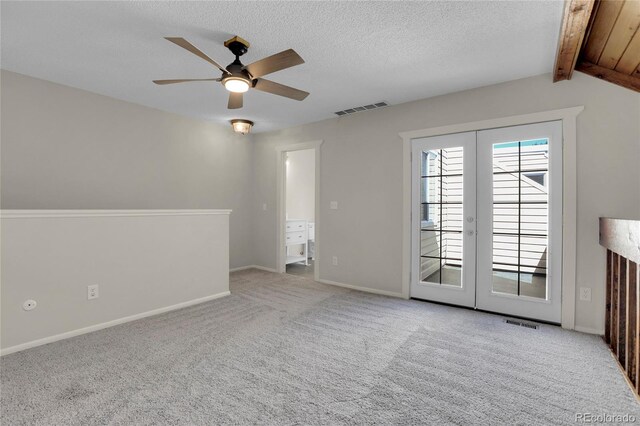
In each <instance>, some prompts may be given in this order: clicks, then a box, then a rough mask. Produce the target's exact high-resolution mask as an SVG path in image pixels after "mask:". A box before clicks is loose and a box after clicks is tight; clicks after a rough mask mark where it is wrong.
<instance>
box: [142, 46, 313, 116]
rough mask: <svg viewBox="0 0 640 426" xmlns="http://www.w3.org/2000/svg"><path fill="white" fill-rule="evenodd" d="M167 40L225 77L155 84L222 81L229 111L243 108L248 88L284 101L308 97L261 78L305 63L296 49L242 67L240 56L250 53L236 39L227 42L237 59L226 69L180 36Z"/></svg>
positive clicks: (158, 81)
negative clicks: (244, 95)
mask: <svg viewBox="0 0 640 426" xmlns="http://www.w3.org/2000/svg"><path fill="white" fill-rule="evenodd" d="M165 38H166V39H167V40H169V41H170V42H172V43H175V44H177V45H178V46H180V47H182V48H183V49H186V50H188V51H189V52H191V53H193V54H194V55H196V56H199V57H200V58H202V59H204V60H205V61H207V62H209V63H210V64H211V65H213V66H215V67H216V68H218V69H219V70H220V71H222V76H221V77H220V78H195V79H178V80H153V82H154V83H155V84H174V83H185V82H189V81H219V82H221V83H222V85H223V86H224V87H225V88H226V89H227V90H228V91H229V92H231V93H230V94H229V103H228V104H227V108H229V109H237V108H242V94H243V93H244V92H246V91H248V90H249V88H253V89H256V90H260V91H262V92H267V93H272V94H274V95H279V96H284V97H285V98H290V99H295V100H296V101H302V100H303V99H305V98H306V97H307V96H309V92H305V91H303V90H299V89H294V88H293V87H289V86H285V85H284V84H280V83H276V82H274V81H271V80H267V79H264V78H262V76H265V75H267V74H271V73H273V72H276V71H280V70H283V69H287V68H291V67H294V66H296V65H300V64H303V63H304V60H303V59H302V58H301V57H300V55H298V54H297V53H296V52H295V51H294V50H293V49H288V50H284V51H282V52H280V53H276V54H275V55H272V56H269V57H266V58H264V59H261V60H259V61H256V62H253V63H252V64H249V65H243V64H242V62H240V56H242V55H244V54H245V53H247V50H248V49H249V42H247V41H246V40H243V39H242V38H240V37H238V36H235V37H233V38H232V39H230V40H227V41H225V42H224V45H225V47H226V48H228V49H229V50H230V51H231V52H232V53H233V54H234V55H235V56H236V59H235V61H233V62H232V63H230V64H229V65H228V66H227V67H226V68H223V67H222V66H221V65H219V64H218V63H217V62H216V61H214V60H213V59H211V58H210V57H208V56H207V55H205V54H204V53H203V52H201V51H200V50H199V49H198V48H197V47H195V46H194V45H192V44H191V43H189V42H188V41H187V40H185V39H183V38H181V37H165Z"/></svg>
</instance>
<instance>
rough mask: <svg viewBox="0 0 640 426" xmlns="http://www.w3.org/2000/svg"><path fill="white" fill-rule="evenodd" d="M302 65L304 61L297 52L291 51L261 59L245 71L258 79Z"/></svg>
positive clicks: (248, 66)
mask: <svg viewBox="0 0 640 426" xmlns="http://www.w3.org/2000/svg"><path fill="white" fill-rule="evenodd" d="M300 64H304V59H302V58H301V57H300V55H298V54H297V53H296V51H295V50H293V49H289V50H284V51H282V52H280V53H276V54H275V55H271V56H269V57H266V58H264V59H260V60H259V61H256V62H254V63H252V64H249V65H247V66H246V67H244V69H246V70H247V71H249V74H251V76H252V77H253V78H258V77H262V76H263V75H267V74H271V73H272V72H276V71H280V70H283V69H286V68H291V67H295V66H296V65H300Z"/></svg>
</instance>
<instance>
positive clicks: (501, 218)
mask: <svg viewBox="0 0 640 426" xmlns="http://www.w3.org/2000/svg"><path fill="white" fill-rule="evenodd" d="M492 157H493V158H492V166H493V191H492V192H493V236H492V238H493V253H492V254H493V266H492V268H493V274H492V290H493V292H497V293H504V294H511V295H514V296H527V297H535V298H539V299H544V300H546V299H547V236H548V230H549V216H548V211H549V208H548V204H549V176H548V175H549V139H548V138H541V139H534V140H524V141H519V140H516V141H509V142H501V143H494V144H492Z"/></svg>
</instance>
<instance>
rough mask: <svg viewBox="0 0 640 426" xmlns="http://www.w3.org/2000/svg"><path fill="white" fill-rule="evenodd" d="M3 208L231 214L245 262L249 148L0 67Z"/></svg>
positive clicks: (214, 128)
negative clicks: (224, 211) (220, 211)
mask: <svg viewBox="0 0 640 426" xmlns="http://www.w3.org/2000/svg"><path fill="white" fill-rule="evenodd" d="M1 90H2V92H1V93H2V105H1V107H2V110H1V112H2V116H1V120H2V130H1V134H0V137H1V138H2V159H1V168H2V174H1V179H2V187H1V191H2V199H1V205H2V208H3V209H195V208H220V209H233V213H232V214H231V229H230V239H231V242H230V245H231V247H230V266H231V267H232V268H233V267H240V266H245V265H250V264H252V263H253V253H252V234H251V230H252V229H251V223H252V214H251V205H252V200H253V195H252V182H253V174H252V167H251V164H252V144H251V139H250V138H248V137H242V136H241V135H236V134H234V133H232V132H231V131H230V128H227V127H223V126H219V125H216V124H212V123H207V122H204V121H200V120H192V119H189V118H185V117H181V116H178V115H175V114H169V113H165V112H162V111H158V110H155V109H151V108H147V107H143V106H139V105H135V104H131V103H128V102H123V101H120V100H116V99H113V98H109V97H106V96H101V95H97V94H94V93H90V92H86V91H83V90H78V89H74V88H70V87H67V86H62V85H59V84H54V83H51V82H48V81H44V80H38V79H34V78H31V77H27V76H24V75H20V74H16V73H12V72H8V71H4V70H3V71H2V80H1Z"/></svg>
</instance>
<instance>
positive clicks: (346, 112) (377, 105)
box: [334, 101, 389, 116]
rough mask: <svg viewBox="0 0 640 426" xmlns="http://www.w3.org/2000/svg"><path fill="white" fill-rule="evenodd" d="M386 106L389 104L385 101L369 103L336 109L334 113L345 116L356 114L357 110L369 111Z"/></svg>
mask: <svg viewBox="0 0 640 426" xmlns="http://www.w3.org/2000/svg"><path fill="white" fill-rule="evenodd" d="M386 106H389V104H388V103H386V102H384V101H383V102H376V103H375V104H369V105H364V106H359V107H353V108H349V109H345V110H342V111H336V112H334V114H335V115H338V116H343V115H349V114H355V113H356V112H362V111H369V110H370V109H378V108H384V107H386Z"/></svg>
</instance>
